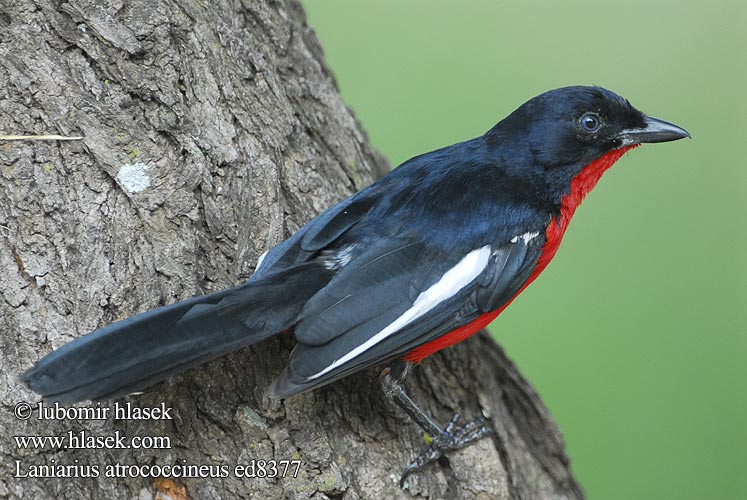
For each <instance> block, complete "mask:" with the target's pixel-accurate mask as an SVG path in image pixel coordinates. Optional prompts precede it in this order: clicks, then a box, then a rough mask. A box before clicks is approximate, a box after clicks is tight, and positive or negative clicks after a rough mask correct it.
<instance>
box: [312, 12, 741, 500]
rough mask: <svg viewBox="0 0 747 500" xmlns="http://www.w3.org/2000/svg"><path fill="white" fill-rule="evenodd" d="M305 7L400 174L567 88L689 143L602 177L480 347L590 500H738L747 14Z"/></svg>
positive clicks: (341, 79)
mask: <svg viewBox="0 0 747 500" xmlns="http://www.w3.org/2000/svg"><path fill="white" fill-rule="evenodd" d="M304 5H305V8H306V9H307V13H308V16H309V22H310V25H311V26H312V27H313V28H314V29H315V30H316V32H317V34H318V35H319V37H320V39H321V42H322V45H323V47H324V49H325V51H326V54H327V58H328V61H329V63H330V65H331V67H332V69H333V71H334V73H335V75H336V78H337V80H338V84H339V86H340V88H341V90H342V94H343V96H344V98H345V100H346V102H347V104H348V105H349V106H350V107H351V108H353V109H354V110H355V112H356V114H357V117H358V118H359V120H360V121H361V122H362V124H363V126H364V128H365V129H366V130H367V131H368V133H369V134H370V139H371V142H372V143H373V145H374V146H375V147H376V148H378V149H379V150H380V151H381V152H382V153H384V154H385V155H386V156H387V157H388V158H389V160H390V162H391V163H392V165H393V166H394V165H397V164H399V163H401V162H402V161H404V160H406V159H407V158H409V157H411V156H414V155H416V154H419V153H422V152H425V151H429V150H432V149H435V148H438V147H441V146H445V145H448V144H452V143H454V142H457V141H461V140H465V139H468V138H471V137H473V136H476V135H478V134H481V133H483V132H484V131H486V130H487V129H488V128H490V127H491V126H492V125H493V124H494V123H495V122H496V121H498V120H499V119H500V118H502V117H503V116H505V115H506V114H508V113H509V112H511V111H512V110H513V109H514V108H516V107H517V106H518V105H520V104H521V103H523V102H524V101H526V100H527V99H529V98H530V97H532V96H534V95H536V94H539V93H540V92H543V91H545V90H549V89H552V88H555V87H560V86H564V85H571V84H596V85H601V86H604V87H607V88H609V89H611V90H613V91H615V92H618V93H620V94H622V95H623V96H625V97H627V98H628V99H630V101H631V102H632V103H633V104H634V105H635V106H637V107H638V108H639V109H642V110H643V111H645V112H647V113H650V114H651V115H652V116H655V117H659V118H662V119H665V120H668V121H672V122H674V123H677V124H679V125H681V126H683V127H685V128H686V129H688V130H689V131H690V132H691V134H692V135H693V140H692V141H681V142H676V143H669V144H660V145H647V146H644V147H642V148H640V149H637V150H636V151H633V152H631V153H628V155H627V156H626V157H625V158H624V159H623V160H621V161H620V162H619V163H618V164H617V165H616V166H615V167H614V168H613V169H612V170H611V171H610V172H608V173H607V174H606V175H605V178H604V179H602V181H601V183H600V185H599V186H598V187H597V188H596V190H595V191H594V192H592V193H591V195H590V196H589V198H588V199H587V200H586V202H585V203H584V206H583V207H582V208H581V209H580V210H579V211H578V212H577V214H576V217H575V219H574V222H573V223H572V224H571V229H570V230H569V232H568V234H567V235H566V237H565V241H564V244H563V246H562V247H561V250H560V252H559V254H558V256H557V258H556V259H555V261H554V263H553V264H552V265H550V267H549V268H548V270H547V271H546V272H545V273H544V275H543V276H542V278H540V279H539V280H537V282H536V283H535V284H534V285H532V286H531V287H530V288H529V289H528V290H527V292H525V293H524V294H523V296H522V297H521V298H520V299H518V300H517V301H516V302H514V304H513V305H512V306H511V307H510V308H509V309H508V310H507V311H506V312H505V313H504V314H503V315H502V316H501V317H500V318H499V319H498V320H497V321H496V322H494V323H493V326H492V331H493V333H494V334H495V337H496V338H497V339H498V340H499V342H500V343H501V344H502V345H503V346H504V347H505V348H506V349H507V351H508V352H509V354H510V355H511V356H512V357H513V358H514V359H515V360H516V362H517V363H518V365H519V366H520V368H521V369H522V371H523V372H524V374H525V375H526V376H527V377H528V378H529V380H530V381H531V382H532V383H533V384H534V385H535V387H537V389H538V391H539V392H540V394H541V395H542V397H543V399H544V401H545V402H546V403H547V405H548V406H549V407H550V410H551V411H552V413H553V415H554V416H555V418H556V419H557V421H558V423H559V425H560V428H561V430H562V431H563V433H564V435H565V439H566V442H567V446H568V450H569V453H570V455H571V459H572V461H573V469H574V470H575V472H576V475H577V477H578V479H579V480H580V481H581V483H582V485H583V486H584V488H585V489H586V491H587V493H588V495H589V497H590V498H592V499H629V498H635V499H662V498H673V499H680V500H684V499H704V498H709V499H735V500H737V499H744V498H747V471H745V468H747V401H746V400H745V396H746V395H747V393H746V391H745V388H746V381H747V263H745V256H746V255H747V252H746V251H745V248H747V236H745V234H746V233H747V231H746V229H747V221H746V216H747V160H746V159H745V154H744V146H745V142H746V141H747V104H746V101H747V100H746V99H745V95H744V92H745V89H746V88H747V3H745V2H743V1H738V0H733V1H727V0H717V1H711V2H697V1H694V0H690V1H679V2H675V1H660V2H650V1H646V2H644V1H641V0H634V1H629V2H602V1H594V2H591V1H585V2H579V1H570V2H553V1H545V2H539V1H524V2H506V1H495V0H490V1H489V0H479V1H476V0H472V1H469V2H454V1H445V0H417V1H414V0H408V1H401V0H400V1H396V0H378V1H375V2H362V1H351V0H314V1H311V0H307V1H306V2H305V3H304Z"/></svg>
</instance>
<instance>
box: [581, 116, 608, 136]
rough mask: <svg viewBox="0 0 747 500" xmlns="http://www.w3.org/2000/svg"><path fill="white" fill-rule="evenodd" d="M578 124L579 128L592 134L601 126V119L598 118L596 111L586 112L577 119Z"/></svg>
mask: <svg viewBox="0 0 747 500" xmlns="http://www.w3.org/2000/svg"><path fill="white" fill-rule="evenodd" d="M578 124H579V126H580V127H581V130H583V131H584V132H586V133H588V134H593V133H595V132H597V131H598V130H599V128H600V127H601V126H602V120H600V119H599V115H598V114H596V113H586V114H584V115H583V116H582V117H581V118H579V119H578Z"/></svg>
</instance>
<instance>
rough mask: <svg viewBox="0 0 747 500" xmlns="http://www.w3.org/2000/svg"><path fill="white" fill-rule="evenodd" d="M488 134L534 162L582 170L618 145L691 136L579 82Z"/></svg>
mask: <svg viewBox="0 0 747 500" xmlns="http://www.w3.org/2000/svg"><path fill="white" fill-rule="evenodd" d="M485 137H486V139H487V140H488V142H489V143H491V144H496V145H500V146H501V149H503V148H505V147H506V145H508V144H511V145H512V147H519V148H522V149H523V151H522V153H524V155H522V156H523V157H528V158H531V161H532V162H533V164H534V165H538V166H542V167H544V168H546V169H548V168H550V169H553V168H558V167H576V168H581V167H583V166H585V165H588V164H590V163H592V162H593V161H594V160H596V159H598V158H601V157H602V156H604V155H605V154H607V153H609V152H611V151H613V150H616V149H620V148H624V147H626V146H634V145H638V144H642V143H650V142H666V141H675V140H677V139H683V138H685V137H690V134H688V133H687V131H685V130H684V129H682V128H680V127H678V126H677V125H674V124H671V123H668V122H665V121H663V120H659V119H656V118H651V117H650V116H646V115H645V114H643V113H642V112H640V111H638V110H637V109H636V108H634V107H633V105H631V104H630V102H629V101H628V100H627V99H624V98H622V97H620V96H619V95H617V94H615V93H614V92H610V91H609V90H606V89H603V88H601V87H582V86H575V87H564V88H560V89H556V90H551V91H549V92H545V93H544V94H541V95H539V96H537V97H535V98H533V99H531V100H529V101H527V102H526V103H524V104H523V105H522V106H521V107H519V108H518V109H517V110H516V111H514V112H513V113H511V114H510V115H509V116H508V117H506V118H505V119H504V120H502V121H501V122H499V123H498V124H497V125H496V126H495V127H493V128H492V129H491V130H490V131H489V132H488V133H487V134H486V136H485ZM527 153H528V155H527Z"/></svg>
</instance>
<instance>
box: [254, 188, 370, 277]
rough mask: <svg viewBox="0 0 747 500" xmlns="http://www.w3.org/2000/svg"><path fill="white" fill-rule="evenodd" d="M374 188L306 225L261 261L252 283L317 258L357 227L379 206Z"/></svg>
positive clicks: (360, 193)
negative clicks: (319, 253)
mask: <svg viewBox="0 0 747 500" xmlns="http://www.w3.org/2000/svg"><path fill="white" fill-rule="evenodd" d="M379 194H380V193H378V192H377V191H376V189H375V186H370V187H369V188H367V189H364V190H363V191H361V192H359V193H357V194H355V195H353V196H351V197H350V198H346V199H345V200H343V201H341V202H339V203H338V204H337V205H334V206H332V207H330V208H329V209H328V210H326V211H324V212H322V213H321V214H320V215H318V216H317V217H315V218H314V219H312V220H310V221H309V222H308V223H306V224H305V225H304V226H303V227H302V228H301V229H299V230H298V231H296V232H295V233H294V234H293V236H291V237H290V238H288V239H287V240H285V241H283V242H282V243H280V244H279V245H277V246H276V247H274V248H272V249H271V250H270V251H269V252H267V253H266V254H265V255H263V256H262V257H261V258H260V261H259V263H258V265H257V269H256V271H255V272H254V274H253V275H252V277H251V278H250V280H249V281H256V280H258V279H261V278H265V277H267V276H269V275H271V274H275V273H277V272H280V271H283V270H284V269H287V268H289V267H291V266H294V265H298V264H301V263H303V262H306V261H308V260H309V259H312V258H314V257H315V256H316V255H317V253H318V252H319V251H320V250H322V249H324V248H326V247H327V246H329V245H330V244H332V243H333V242H334V241H335V240H336V239H337V238H339V237H340V236H341V235H343V234H344V233H345V232H346V231H348V230H349V229H350V228H351V227H352V226H353V225H355V224H356V223H357V222H358V221H359V220H360V219H361V218H362V217H363V216H365V214H366V213H367V212H368V211H369V210H370V209H371V207H372V206H373V205H374V204H375V203H376V201H377V199H378V196H379Z"/></svg>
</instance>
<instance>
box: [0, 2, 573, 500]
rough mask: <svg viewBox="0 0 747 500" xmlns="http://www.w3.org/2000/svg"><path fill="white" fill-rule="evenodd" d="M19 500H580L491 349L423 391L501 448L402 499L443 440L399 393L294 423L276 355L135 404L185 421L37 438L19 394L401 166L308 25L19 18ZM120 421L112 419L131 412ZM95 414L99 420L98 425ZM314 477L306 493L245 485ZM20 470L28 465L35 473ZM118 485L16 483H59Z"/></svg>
mask: <svg viewBox="0 0 747 500" xmlns="http://www.w3.org/2000/svg"><path fill="white" fill-rule="evenodd" d="M0 37H2V38H0V134H45V133H56V134H64V135H81V136H84V137H85V138H84V140H82V141H77V142H43V143H42V142H5V143H2V142H0V269H1V271H0V297H1V299H0V315H1V316H0V349H1V350H2V367H3V369H2V374H0V402H1V404H2V408H3V409H2V411H0V428H2V429H3V432H2V437H1V438H0V460H1V461H2V468H0V497H3V498H108V499H115V498H140V499H149V498H156V497H159V496H160V497H161V498H166V496H170V497H171V498H185V497H186V498H196V499H202V498H208V499H210V498H222V499H229V498H308V497H312V498H345V499H353V498H409V497H411V496H416V497H417V496H420V497H428V498H580V497H581V496H582V494H581V491H580V489H579V487H578V486H577V484H576V483H575V481H574V479H573V477H572V476H571V474H570V472H569V470H568V459H567V458H566V455H565V453H564V450H563V442H562V438H561V436H560V433H559V432H558V430H557V428H556V426H555V425H554V423H553V422H552V419H551V418H550V416H549V414H548V412H547V410H546V409H545V407H544V406H543V405H542V403H541V402H540V400H539V398H538V397H537V395H536V394H535V392H534V391H533V390H532V388H531V387H530V386H529V385H528V384H527V383H526V382H525V381H524V379H523V378H522V377H521V375H520V374H519V373H518V372H517V371H516V369H515V368H514V367H513V365H512V364H511V362H510V361H509V360H508V359H507V358H506V357H505V355H504V354H503V353H502V351H501V350H500V349H499V348H498V347H497V346H496V345H495V344H494V343H493V341H492V340H490V339H489V338H488V337H487V336H486V335H485V334H481V335H478V336H476V337H475V338H473V339H471V340H469V341H467V342H464V343H463V344H462V345H460V346H457V347H455V348H452V349H450V350H448V351H447V352H444V353H440V354H437V355H435V356H432V357H431V358H430V359H428V360H426V361H425V362H424V363H423V364H422V366H421V368H420V369H418V370H416V371H415V373H414V375H413V376H411V378H410V380H409V382H408V387H409V388H410V390H411V392H412V394H413V396H414V398H415V399H416V400H418V401H420V402H422V403H423V404H424V407H425V408H426V409H427V410H428V411H430V412H432V414H433V415H434V417H436V418H437V419H438V420H439V421H441V422H445V421H446V420H447V419H448V417H449V416H450V415H451V413H452V412H453V411H455V410H456V409H457V408H460V409H462V410H463V412H464V414H465V415H466V416H467V417H468V418H473V417H476V416H479V415H481V414H484V415H489V416H490V417H491V418H492V425H493V426H494V429H495V436H493V437H492V438H487V439H483V440H482V441H480V442H479V443H477V444H475V445H473V446H470V447H468V448H466V449H465V450H463V451H461V452H459V453H454V454H451V455H450V456H449V457H448V459H442V460H441V461H440V462H439V463H436V464H432V465H431V466H429V467H428V468H427V469H426V470H424V471H423V472H421V473H418V474H416V475H415V476H413V477H412V478H411V480H410V481H409V488H408V489H407V490H404V491H403V490H400V489H399V487H398V484H397V480H398V476H399V473H400V471H401V470H402V469H403V467H404V466H405V465H406V464H407V463H408V461H409V460H410V459H412V458H413V457H414V455H415V454H416V453H417V452H418V451H419V450H420V448H421V446H422V439H421V435H422V434H421V433H420V432H419V430H418V429H417V428H416V427H415V426H414V425H413V424H411V423H410V421H409V420H408V419H407V418H406V417H405V416H404V415H403V414H402V413H400V411H399V410H397V409H395V408H393V407H391V406H390V405H389V404H388V403H387V402H386V400H385V398H384V396H383V395H382V393H381V391H380V389H379V384H378V381H377V372H376V371H370V372H366V373H362V374H360V375H355V376H352V377H349V378H348V379H347V380H344V381H342V382H340V383H336V384H333V385H332V386H329V387H327V388H324V389H321V390H318V391H316V392H314V393H311V394H308V395H303V396H299V397H295V398H292V399H289V400H287V401H285V402H283V403H277V402H272V401H270V400H269V399H268V398H267V396H266V395H265V389H266V388H267V386H268V385H269V383H270V381H271V380H272V379H273V378H274V377H275V376H276V375H277V374H278V373H279V372H280V370H281V367H282V366H283V364H284V363H285V361H286V360H287V357H288V352H289V346H290V339H288V338H287V337H286V338H283V339H272V340H270V341H268V342H266V343H264V344H262V345H260V346H256V347H254V348H250V349H245V350H243V351H241V352H237V353H234V354H232V355H230V356H227V357H225V358H222V359H220V360H216V361H214V362H212V363H209V364H207V365H205V366H203V367H200V368H198V369H194V370H191V371H189V372H187V373H186V374H183V375H182V376H180V377H177V378H174V379H172V380H170V381H168V382H165V383H162V384H159V385H157V386H154V387H152V388H151V389H149V390H148V391H147V392H146V393H145V394H144V395H141V396H130V397H129V398H125V400H123V401H122V402H126V401H129V402H132V403H133V404H134V405H135V406H136V407H140V408H144V407H154V406H158V405H159V404H160V403H161V402H164V403H165V404H166V406H168V407H173V411H172V412H173V417H174V418H173V420H117V419H113V418H109V419H107V420H68V419H63V420H44V421H40V420H37V418H36V413H35V412H34V414H33V415H32V417H31V418H30V419H28V420H22V419H18V418H16V417H15V416H14V413H13V412H14V409H15V407H16V405H17V404H18V403H19V402H23V401H27V402H30V403H31V404H33V405H36V403H37V402H38V397H36V396H35V395H34V394H32V393H30V392H29V391H28V390H26V389H25V388H24V387H23V386H22V385H20V384H19V383H18V381H17V380H18V376H19V375H20V374H21V373H22V372H23V370H25V369H26V368H28V367H29V366H31V365H32V364H33V362H34V361H35V360H37V359H38V358H39V357H41V356H42V355H44V354H46V353H47V352H49V351H50V350H51V349H54V348H56V347H59V346H61V345H63V344H64V343H66V342H68V341H69V340H71V339H73V338H75V337H77V336H80V335H83V334H85V333H86V332H88V331H91V330H93V329H95V328H97V327H99V326H102V325H104V324H106V323H109V322H111V321H114V320H116V319H120V318H124V317H127V316H129V315H132V314H133V313H136V312H140V311H145V310H147V309H150V308H153V307H156V306H159V305H162V304H165V303H171V302H174V301H176V300H179V299H183V298H187V297H190V296H192V295H195V294H200V293H205V292H210V291H214V290H218V289H222V288H225V287H228V286H230V285H234V284H236V283H238V282H240V281H242V280H244V279H246V278H247V277H248V276H249V275H250V274H251V272H252V270H253V266H254V265H255V263H256V261H257V258H258V256H259V255H260V254H261V253H262V252H264V251H265V250H267V249H268V248H270V247H271V246H273V245H275V244H276V243H278V242H279V241H281V240H282V239H283V238H284V237H286V236H288V235H289V234H291V233H292V232H293V231H294V230H296V229H297V228H298V227H300V225H302V224H303V223H304V222H305V221H306V220H308V219H310V218H311V217H312V216H314V215H315V214H317V213H319V212H320V211H322V210H323V209H324V208H326V207H328V206H329V205H331V204H332V203H333V202H334V201H336V200H339V199H341V198H342V197H344V196H347V195H349V194H350V193H352V192H354V191H355V190H357V189H360V188H361V187H363V186H365V185H367V184H368V183H370V182H371V181H372V180H373V179H374V178H376V177H377V176H380V175H382V174H383V173H384V172H385V171H386V168H387V166H386V164H385V162H384V160H382V159H381V158H380V157H379V156H377V154H376V153H375V152H374V151H372V150H371V148H370V147H369V146H368V145H367V142H366V137H365V134H364V133H363V132H362V130H361V128H360V127H359V125H358V124H357V123H356V121H355V118H354V116H353V114H352V113H351V111H350V110H348V109H347V108H346V107H345V105H344V104H343V103H342V101H341V99H340V97H339V95H338V92H337V89H336V87H335V82H334V79H333V77H332V75H331V73H330V71H329V69H328V68H327V67H326V65H325V63H324V60H323V55H322V51H321V49H320V47H319V43H318V41H317V39H316V38H315V36H314V34H313V32H312V31H311V30H310V29H309V28H308V26H307V25H306V21H305V18H304V14H303V11H302V9H301V7H300V5H299V4H298V3H296V2H295V1H285V2H283V1H275V2H259V1H250V0H246V1H244V2H241V1H238V0H235V1H230V0H217V1H213V0H211V1H207V0H204V1H202V0H184V1H175V0H167V1H159V2H147V1H145V0H134V1H128V0H119V1H113V2H98V1H95V0H70V1H69V2H67V3H58V2H55V1H52V0H36V1H31V0H23V1H17V0H0ZM109 404H110V403H106V404H105V405H109ZM78 406H91V404H90V403H89V404H88V405H78ZM70 430H72V431H75V432H78V431H81V430H86V431H88V432H90V433H93V434H96V435H99V436H108V435H113V434H114V432H115V431H119V432H120V433H122V434H124V435H126V436H128V437H131V436H168V437H169V438H170V439H171V448H170V449H165V450H164V449H159V450H135V449H128V450H102V449H76V450H72V449H68V450H59V449H52V448H51V447H50V446H47V447H46V448H45V449H44V450H33V449H21V448H19V447H18V446H17V443H16V441H15V440H14V438H13V436H18V435H55V434H63V433H65V432H67V431H70ZM253 459H265V460H271V459H276V460H280V459H300V460H301V462H302V464H301V467H300V472H299V475H298V477H296V478H293V477H285V478H282V479H273V480H268V479H258V478H255V479H246V478H238V477H236V476H235V475H234V470H233V467H234V466H235V465H236V464H249V463H251V460H253ZM17 460H18V461H19V462H18V463H17V462H16V461H17ZM76 460H77V465H79V466H82V465H97V466H98V467H99V468H100V469H99V470H100V477H98V478H86V479H34V478H30V477H15V476H16V475H18V472H19V471H20V473H21V475H26V474H29V471H31V470H36V469H34V467H33V466H38V465H51V464H57V465H62V464H76ZM116 463H119V464H126V465H131V464H138V465H167V464H189V465H200V464H207V465H221V464H223V465H227V466H228V469H229V471H230V473H229V474H228V476H227V477H220V478H215V477H208V478H171V479H169V478H163V477H161V478H158V477H117V478H107V477H104V476H105V467H106V466H107V465H113V464H116Z"/></svg>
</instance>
